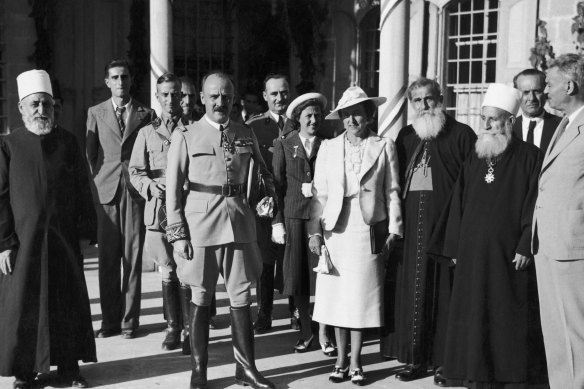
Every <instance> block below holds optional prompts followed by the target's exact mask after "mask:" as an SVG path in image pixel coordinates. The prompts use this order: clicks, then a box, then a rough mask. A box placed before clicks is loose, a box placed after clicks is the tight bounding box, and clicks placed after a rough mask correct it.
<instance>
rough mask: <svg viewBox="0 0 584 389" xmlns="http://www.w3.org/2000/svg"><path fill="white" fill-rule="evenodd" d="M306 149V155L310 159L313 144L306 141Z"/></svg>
mask: <svg viewBox="0 0 584 389" xmlns="http://www.w3.org/2000/svg"><path fill="white" fill-rule="evenodd" d="M304 149H305V150H306V155H307V156H309V157H310V153H311V152H312V144H311V143H310V140H308V139H305V140H304Z"/></svg>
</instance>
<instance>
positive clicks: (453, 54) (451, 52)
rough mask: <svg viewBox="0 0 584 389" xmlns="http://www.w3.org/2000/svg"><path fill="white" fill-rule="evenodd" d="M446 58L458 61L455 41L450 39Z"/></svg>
mask: <svg viewBox="0 0 584 389" xmlns="http://www.w3.org/2000/svg"><path fill="white" fill-rule="evenodd" d="M448 58H450V59H458V50H457V48H456V41H455V40H454V39H450V42H449V44H448Z"/></svg>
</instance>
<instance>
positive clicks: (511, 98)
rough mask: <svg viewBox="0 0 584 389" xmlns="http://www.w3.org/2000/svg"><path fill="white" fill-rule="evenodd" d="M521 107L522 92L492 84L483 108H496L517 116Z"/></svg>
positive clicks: (486, 94)
mask: <svg viewBox="0 0 584 389" xmlns="http://www.w3.org/2000/svg"><path fill="white" fill-rule="evenodd" d="M520 105H521V92H520V91H519V90H518V89H515V88H513V87H510V86H508V85H505V84H490V85H489V89H487V93H485V98H484V100H483V104H482V105H481V108H482V107H495V108H500V109H502V110H503V111H507V112H509V113H510V114H511V115H517V111H519V106H520Z"/></svg>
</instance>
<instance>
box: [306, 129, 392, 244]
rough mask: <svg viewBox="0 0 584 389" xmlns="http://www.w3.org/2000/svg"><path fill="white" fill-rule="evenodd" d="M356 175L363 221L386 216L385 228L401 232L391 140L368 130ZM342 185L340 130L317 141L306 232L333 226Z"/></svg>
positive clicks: (371, 220) (341, 194)
mask: <svg viewBox="0 0 584 389" xmlns="http://www.w3.org/2000/svg"><path fill="white" fill-rule="evenodd" d="M366 142H367V144H366V146H365V151H364V155H363V161H362V163H361V170H360V172H359V174H358V178H359V187H360V190H359V195H358V196H359V205H360V207H361V213H362V215H363V221H364V222H365V224H368V225H372V224H375V223H377V222H380V221H382V220H385V219H387V220H388V224H389V232H390V233H393V234H396V235H399V236H403V224H402V216H401V205H400V187H399V169H398V162H397V153H396V149H395V144H394V143H393V141H392V140H391V139H389V138H381V137H379V136H378V135H376V134H374V133H373V132H370V134H369V137H368V138H367V140H366ZM344 188H345V135H344V133H343V134H341V135H339V136H337V137H336V138H334V139H331V140H325V141H323V142H322V143H321V145H320V149H319V152H318V156H317V158H316V166H315V169H314V185H313V189H312V194H313V197H312V200H311V204H310V222H309V225H308V232H309V234H315V233H322V231H323V230H325V231H331V230H333V229H334V228H335V226H336V224H337V221H338V219H339V215H340V213H341V209H342V207H343V197H344Z"/></svg>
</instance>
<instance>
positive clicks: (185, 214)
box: [166, 117, 274, 247]
mask: <svg viewBox="0 0 584 389" xmlns="http://www.w3.org/2000/svg"><path fill="white" fill-rule="evenodd" d="M224 131H225V134H226V136H227V139H228V143H229V145H228V146H229V147H224V138H223V139H222V134H221V132H220V131H219V130H218V129H217V128H215V127H213V126H212V125H211V124H210V123H209V122H208V121H207V119H206V118H205V117H203V118H202V119H200V120H199V121H198V122H196V123H194V124H191V125H188V126H186V127H185V128H183V129H181V130H180V131H175V132H174V133H173V135H172V139H171V146H170V150H169V154H168V155H169V157H168V167H167V173H166V185H167V187H166V193H167V213H168V215H167V216H168V227H167V236H168V238H169V241H174V240H177V239H190V241H191V244H192V245H193V246H198V247H206V246H214V245H221V244H227V243H233V242H234V243H249V242H253V241H256V228H255V219H254V214H253V212H252V210H251V209H250V207H249V205H248V201H247V199H246V196H245V194H246V193H245V190H243V191H242V193H241V194H239V195H235V196H224V195H221V194H214V193H208V192H205V191H198V190H196V189H194V190H189V191H186V192H185V191H184V190H183V183H184V182H185V180H186V181H187V182H188V183H189V184H194V185H198V186H206V187H217V186H223V185H241V186H242V187H244V188H245V187H246V186H247V182H248V175H249V173H250V172H249V170H250V161H251V159H252V158H253V159H254V166H258V168H259V170H260V172H261V174H262V175H263V177H264V179H265V181H266V185H267V190H268V192H269V193H270V194H271V195H272V196H274V184H273V180H272V174H271V173H270V172H269V171H268V168H267V167H266V164H265V162H264V160H263V158H262V156H261V153H260V150H259V146H258V141H257V139H256V137H255V135H254V133H253V132H252V131H251V130H250V129H249V128H248V127H246V126H244V125H242V124H239V123H235V122H233V121H231V122H230V123H229V126H228V127H227V128H226V129H225V130H224ZM191 187H192V185H191Z"/></svg>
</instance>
